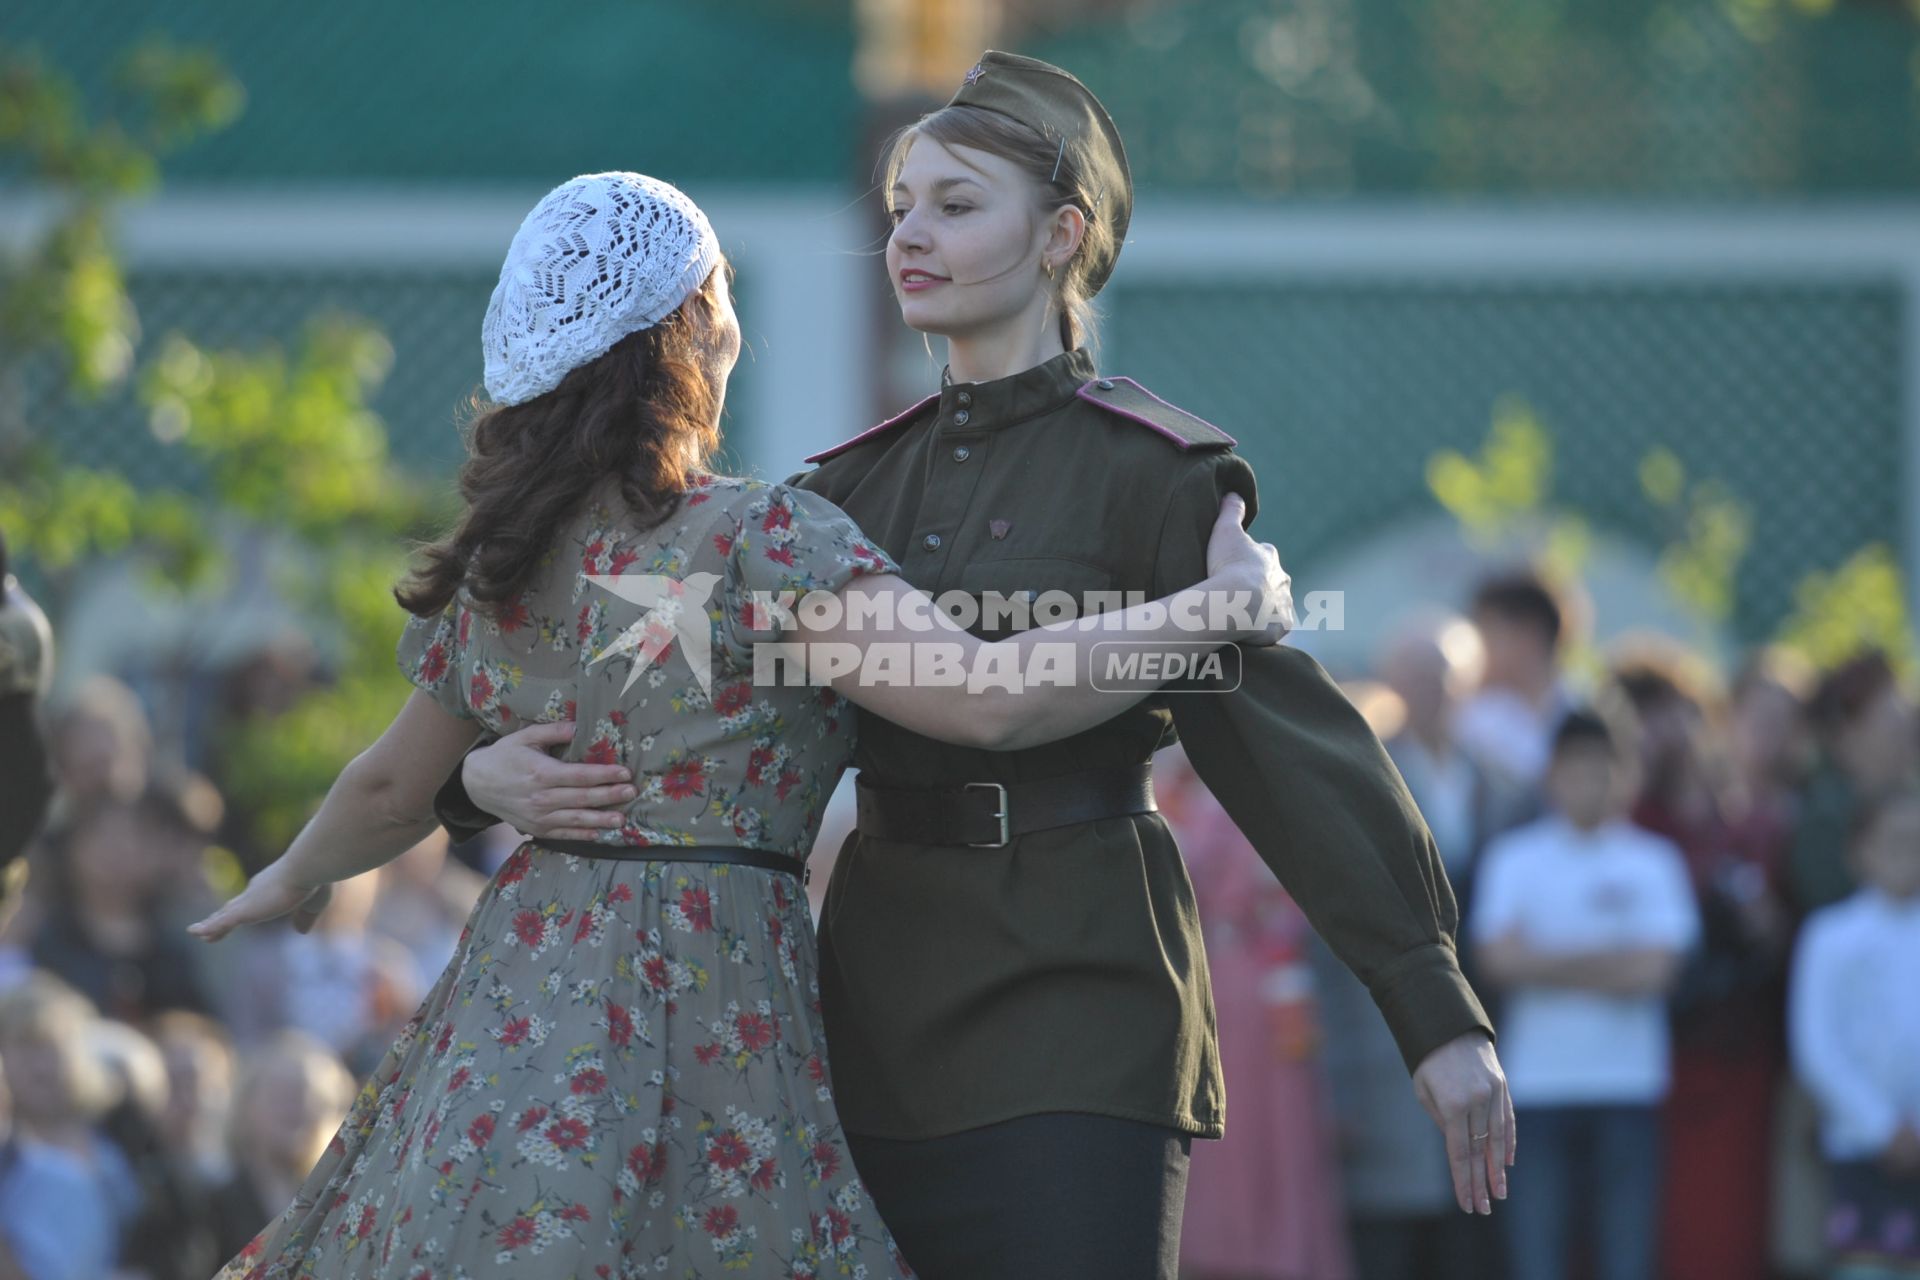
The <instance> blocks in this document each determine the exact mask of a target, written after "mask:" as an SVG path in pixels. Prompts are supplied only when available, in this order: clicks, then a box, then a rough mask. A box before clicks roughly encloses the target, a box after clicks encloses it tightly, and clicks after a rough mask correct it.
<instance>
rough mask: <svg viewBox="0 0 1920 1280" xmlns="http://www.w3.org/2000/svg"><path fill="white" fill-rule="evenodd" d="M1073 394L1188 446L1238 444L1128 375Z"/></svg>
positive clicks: (1089, 385)
mask: <svg viewBox="0 0 1920 1280" xmlns="http://www.w3.org/2000/svg"><path fill="white" fill-rule="evenodd" d="M1074 394H1076V395H1078V396H1079V397H1080V398H1081V399H1082V400H1085V401H1086V402H1087V403H1089V404H1097V405H1099V406H1100V407H1101V408H1102V409H1105V410H1106V411H1107V412H1108V413H1111V414H1114V415H1115V416H1117V417H1121V418H1125V419H1126V420H1127V421H1129V422H1137V423H1139V424H1140V425H1141V426H1143V427H1146V428H1148V429H1149V430H1152V431H1156V432H1158V433H1159V434H1161V435H1163V436H1165V437H1166V438H1167V439H1168V440H1171V441H1172V442H1173V443H1174V444H1176V445H1178V446H1179V447H1180V449H1181V450H1182V451H1183V452H1184V451H1186V450H1189V449H1228V448H1232V447H1233V446H1234V445H1236V444H1238V443H1240V442H1239V441H1238V440H1235V439H1234V438H1233V437H1232V436H1230V435H1228V434H1227V433H1226V432H1224V431H1222V430H1221V429H1220V428H1218V427H1216V426H1214V425H1213V424H1212V423H1211V422H1208V421H1207V420H1206V419H1205V418H1202V417H1200V416H1199V415H1198V414H1193V413H1188V412H1187V411H1186V410H1185V409H1182V408H1180V407H1178V406H1177V405H1171V404H1168V403H1167V402H1166V401H1165V400H1162V399H1161V398H1160V397H1159V396H1157V395H1155V394H1153V392H1151V391H1149V390H1147V389H1146V388H1145V387H1143V386H1141V385H1140V384H1139V383H1137V382H1135V381H1134V380H1133V379H1132V378H1096V379H1094V380H1093V381H1092V382H1089V383H1087V384H1086V385H1085V386H1083V387H1081V388H1080V390H1079V391H1077V392H1075V393H1074Z"/></svg>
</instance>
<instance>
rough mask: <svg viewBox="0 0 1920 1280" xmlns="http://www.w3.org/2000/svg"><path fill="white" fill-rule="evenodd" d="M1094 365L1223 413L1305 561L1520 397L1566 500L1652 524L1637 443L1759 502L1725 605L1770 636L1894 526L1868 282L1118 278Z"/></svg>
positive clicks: (1401, 510)
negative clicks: (1255, 282)
mask: <svg viewBox="0 0 1920 1280" xmlns="http://www.w3.org/2000/svg"><path fill="white" fill-rule="evenodd" d="M1115 292H1116V296H1115V297H1114V298H1113V300H1112V301H1111V304H1110V305H1111V311H1112V319H1111V321H1110V323H1109V325H1108V326H1107V338H1106V352H1107V355H1106V358H1105V359H1104V361H1103V364H1104V365H1105V367H1106V368H1108V369H1109V370H1111V371H1114V372H1117V373H1125V374H1128V375H1130V376H1133V377H1135V378H1138V379H1139V380H1141V381H1142V382H1145V383H1147V384H1148V385H1150V386H1152V387H1153V388H1154V389H1155V390H1156V391H1158V392H1159V393H1160V394H1162V395H1163V396H1165V397H1166V398H1168V399H1170V400H1173V401H1174V402H1175V403H1178V404H1181V405H1183V406H1185V407H1187V408H1190V409H1192V410H1193V411H1194V412H1196V413H1199V414H1201V415H1202V416H1204V417H1206V418H1208V419H1209V420H1211V421H1213V422H1216V423H1218V424H1220V425H1221V426H1222V427H1224V428H1226V429H1227V430H1228V431H1230V432H1232V433H1233V434H1234V435H1235V436H1236V437H1238V438H1239V440H1240V442H1241V450H1242V452H1244V453H1245V454H1246V455H1247V456H1248V458H1249V459H1250V460H1252V461H1253V463H1254V465H1255V467H1256V468H1257V470H1258V471H1259V473H1260V475H1261V476H1262V477H1263V483H1264V486H1265V489H1264V497H1263V501H1264V502H1265V503H1266V504H1268V505H1270V506H1273V507H1274V508H1275V509H1276V511H1283V512H1284V521H1283V524H1282V525H1281V526H1277V527H1280V528H1284V530H1285V540H1286V546H1285V551H1286V553H1287V555H1288V557H1289V559H1290V561H1291V562H1293V563H1296V564H1297V565H1299V566H1301V567H1302V568H1310V567H1311V565H1312V562H1313V560H1314V559H1315V557H1317V556H1321V555H1326V554H1330V553H1332V552H1335V551H1337V550H1340V549H1342V548H1343V547H1345V546H1348V545H1350V544H1351V543H1353V542H1355V541H1358V540H1363V539H1365V538H1367V537H1368V536H1370V535H1371V534H1373V533H1375V532H1378V531H1379V530H1380V529H1382V528H1384V527H1385V526H1386V525H1388V524H1389V523H1391V522H1392V521H1394V520H1396V519H1399V518H1401V517H1405V516H1407V515H1411V514H1415V513H1418V512H1422V511H1433V510H1435V509H1437V508H1436V504H1435V500H1434V499H1433V497H1432V496H1431V495H1430V493H1429V491H1428V489H1427V485H1426V479H1425V474H1426V465H1427V461H1428V459H1429V458H1430V457H1432V455H1433V454H1434V453H1436V452H1437V451H1439V450H1442V449H1449V448H1451V449H1456V450H1459V451H1461V452H1463V453H1468V454H1472V453H1474V452H1475V451H1476V450H1477V449H1478V448H1479V447H1480V445H1481V444H1482V442H1483V441H1484V440H1485V438H1486V436H1487V433H1488V428H1489V424H1490V422H1491V420H1492V417H1493V414H1494V409H1495V405H1496V404H1497V403H1498V402H1499V401H1500V400H1501V398H1502V397H1505V396H1510V395H1516V396H1519V397H1522V398H1524V400H1525V401H1526V402H1527V403H1528V404H1530V405H1531V406H1532V408H1533V410H1534V412H1535V413H1536V415H1537V416H1538V418H1539V419H1540V421H1541V423H1542V425H1543V426H1544V427H1545V428H1546V429H1547V430H1548V431H1549V432H1550V434H1551V435H1552V438H1553V441H1554V450H1555V467H1554V484H1553V499H1554V502H1555V503H1556V504H1557V505H1562V506H1565V507H1567V508H1570V509H1572V510H1574V511H1577V512H1579V513H1581V514H1583V515H1584V516H1585V517H1586V518H1587V519H1588V520H1589V521H1590V522H1591V523H1593V524H1594V525H1596V526H1600V527H1605V528H1609V529H1611V530H1613V531H1614V532H1616V533H1618V534H1620V535H1621V536H1623V537H1625V538H1626V539H1628V540H1630V541H1634V542H1639V543H1641V544H1642V545H1647V546H1648V547H1649V549H1650V550H1657V549H1658V547H1659V546H1660V542H1659V541H1658V539H1657V537H1656V534H1657V533H1658V526H1659V523H1660V521H1659V519H1658V516H1659V514H1660V513H1659V512H1658V511H1657V510H1656V508H1654V507H1653V506H1652V505H1651V504H1650V502H1649V501H1648V500H1647V498H1646V497H1645V496H1644V495H1643V493H1642V490H1641V487H1640V479H1639V474H1640V472H1639V468H1640V461H1641V459H1642V458H1643V457H1644V456H1645V455H1646V454H1647V452H1648V451H1649V450H1651V449H1653V448H1654V447H1656V446H1664V447H1666V448H1667V449H1669V450H1671V451H1672V452H1673V453H1674V454H1675V455H1676V456H1677V457H1678V458H1679V459H1680V461H1681V462H1682V463H1683V464H1684V466H1685V467H1686V470H1687V472H1688V473H1689V475H1690V476H1692V477H1694V478H1696V479H1706V478H1714V479H1717V480H1718V481H1720V482H1721V484H1723V485H1724V486H1725V488H1726V489H1727V491H1728V492H1729V493H1730V494H1731V495H1732V496H1733V497H1735V498H1737V499H1738V500H1740V501H1741V502H1742V503H1744V504H1745V505H1746V506H1747V507H1748V508H1749V509H1750V511H1751V512H1752V516H1753V540H1752V545H1751V549H1750V550H1749V551H1748V553H1747V556H1746V558H1745V560H1744V562H1743V564H1742V567H1741V570H1740V575H1739V579H1738V597H1737V600H1738V604H1737V608H1736V611H1735V614H1734V616H1733V617H1732V618H1730V619H1729V622H1730V624H1731V625H1732V627H1733V629H1734V631H1735V632H1736V634H1737V635H1739V636H1741V637H1742V638H1746V639H1755V638H1759V637H1762V636H1765V635H1768V634H1771V632H1772V630H1773V628H1774V627H1775V625H1776V624H1777V623H1778V622H1779V620H1780V619H1781V618H1782V617H1783V616H1785V615H1786V614H1787V613H1788V612H1790V610H1791V607H1792V603H1793V602H1792V599H1791V594H1790V593H1791V587H1792V584H1793V583H1794V582H1795V581H1797V580H1798V579H1799V578H1800V577H1801V576H1802V575H1803V574H1805V573H1806V572H1808V571H1809V570H1816V569H1830V568H1832V567H1834V566H1835V565H1837V564H1838V563H1839V562H1840V561H1842V560H1844V559H1845V558H1846V556H1848V555H1849V554H1851V553H1852V552H1854V551H1855V550H1857V549H1859V548H1860V547H1861V546H1863V545H1865V544H1867V543H1869V542H1872V541H1875V540H1881V541H1886V542H1889V543H1891V544H1892V545H1894V546H1895V547H1898V546H1899V545H1900V542H1899V539H1900V510H1901V499H1902V493H1901V475H1900V465H1899V464H1900V458H1901V456H1902V446H1901V425H1900V412H1901V359H1900V349H1899V343H1900V333H1901V323H1902V320H1901V298H1900V293H1899V290H1898V287H1897V286H1896V285H1894V284H1893V283H1891V282H1889V283H1888V284H1885V285H1873V284H1811V283H1809V284H1794V285H1786V284H1750V283H1729V284H1720V285H1678V284H1631V285H1629V284H1619V283H1608V282H1606V281H1604V280H1575V279H1569V280H1565V281H1561V282H1540V283H1528V284H1485V283H1482V284H1473V283H1467V284H1459V285H1436V284H1431V283H1413V282H1396V281H1392V280H1380V281H1376V282H1372V283H1357V282H1343V283H1325V282H1306V281H1302V282H1297V283H1287V282H1275V283H1263V284H1261V285H1259V286H1255V287H1244V288H1235V287H1217V286H1216V287H1209V288H1205V289H1196V288H1193V287H1191V286H1181V287H1161V286H1137V285H1136V286H1127V285H1125V284H1124V283H1121V282H1116V286H1115Z"/></svg>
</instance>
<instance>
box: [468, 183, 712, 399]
mask: <svg viewBox="0 0 1920 1280" xmlns="http://www.w3.org/2000/svg"><path fill="white" fill-rule="evenodd" d="M719 261H720V242H719V241H718V240H717V239H715V238H714V234H713V228H712V227H711V226H709V225H708V223H707V215H705V214H704V213H701V212H700V209H699V206H697V205H695V204H694V203H693V201H691V200H689V199H687V197H686V194H685V193H684V192H682V191H681V190H680V189H679V188H677V187H674V186H671V185H669V184H667V183H665V182H661V181H660V180H659V179H657V178H649V177H647V176H646V175H644V174H639V173H589V174H584V175H582V176H581V177H578V178H574V179H573V180H572V181H570V182H563V183H561V184H560V185H559V186H557V187H555V188H554V189H553V190H552V191H549V192H548V193H547V195H546V198H544V199H543V200H541V201H540V203H539V204H537V205H535V206H534V207H533V212H532V213H529V214H528V215H527V217H526V221H524V222H522V223H521V224H520V230H519V231H517V232H515V233H514V237H513V243H512V245H510V246H508V248H507V260H506V262H505V264H503V265H502V266H501V268H500V283H499V284H497V285H495V286H494V289H493V298H492V300H491V301H489V302H488V303H487V316H486V319H485V320H483V321H482V322H481V324H480V343H481V347H482V348H483V350H484V351H485V354H486V384H487V394H488V395H489V396H491V397H492V398H493V400H494V401H495V402H496V403H498V404H520V403H522V402H524V401H527V400H531V399H533V398H534V397H535V396H538V395H544V394H545V393H546V392H549V391H551V390H553V389H554V388H555V387H557V386H559V385H560V380H561V379H562V378H564V377H566V376H567V374H568V373H569V372H571V371H572V370H574V369H577V368H579V367H580V366H581V365H583V364H586V363H587V362H588V361H590V360H594V359H597V358H598V357H600V356H603V355H605V354H606V353H607V351H608V350H609V349H610V348H611V347H612V346H613V344H614V343H616V342H618V341H620V339H622V338H624V337H626V336H627V335H628V334H630V333H633V332H635V331H636V330H640V329H647V328H651V327H652V326H654V325H656V324H659V323H660V321H662V320H664V319H666V318H667V317H668V316H670V315H672V314H673V313H674V311H675V310H677V309H678V308H679V306H680V304H681V303H683V302H685V301H686V300H687V298H688V297H690V296H691V295H692V294H693V293H694V291H695V290H697V289H699V287H700V286H701V285H702V284H704V283H705V282H706V279H707V276H708V275H710V274H711V273H712V271H713V269H714V267H715V266H716V265H718V263H719Z"/></svg>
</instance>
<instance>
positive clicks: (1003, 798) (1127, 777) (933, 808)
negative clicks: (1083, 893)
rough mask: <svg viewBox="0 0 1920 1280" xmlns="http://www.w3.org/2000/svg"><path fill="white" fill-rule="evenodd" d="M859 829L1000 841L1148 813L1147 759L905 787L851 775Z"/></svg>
mask: <svg viewBox="0 0 1920 1280" xmlns="http://www.w3.org/2000/svg"><path fill="white" fill-rule="evenodd" d="M854 795H855V798H856V802H857V804H858V807H859V819H858V822H859V828H860V834H862V835H865V836H872V837H873V838H874V839H876V840H897V841H900V842H901V843H903V844H933V845H967V846H970V847H972V848H976V849H1000V848H1004V847H1005V846H1006V844H1007V842H1008V841H1010V840H1012V839H1013V838H1014V837H1015V836H1023V835H1026V834H1028V833H1029V832H1033V831H1048V830H1051V829H1052V828H1054V827H1070V826H1073V825H1074V824H1076V823H1081V822H1094V821H1097V820H1098V819H1101V818H1121V817H1127V816H1130V815H1133V814H1138V813H1155V812H1157V811H1158V810H1159V806H1158V805H1157V804H1155V803H1154V800H1153V762H1152V761H1147V762H1146V763H1145V764H1132V765H1120V766H1117V767H1114V768H1108V769H1086V770H1083V771H1081V772H1079V773H1065V774H1060V775H1059V776H1057V777H1052V778H1035V779H1032V780H1030V781H1026V782H1005V783H1002V782H968V783H964V784H962V785H961V786H959V787H956V788H953V789H952V790H945V791H907V790H900V789H896V788H891V787H877V786H872V785H869V784H868V782H867V781H866V775H865V774H864V773H863V774H861V775H860V776H859V777H858V778H856V779H855V782H854Z"/></svg>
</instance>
